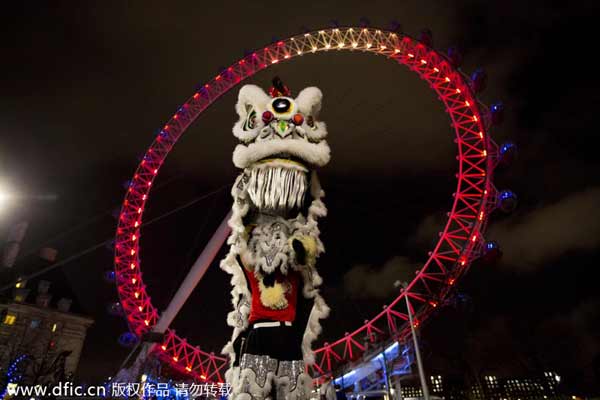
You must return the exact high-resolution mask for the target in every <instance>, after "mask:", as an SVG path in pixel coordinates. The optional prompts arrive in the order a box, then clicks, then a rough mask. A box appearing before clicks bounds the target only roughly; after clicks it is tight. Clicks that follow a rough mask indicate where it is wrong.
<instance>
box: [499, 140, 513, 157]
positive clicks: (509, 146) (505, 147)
mask: <svg viewBox="0 0 600 400" xmlns="http://www.w3.org/2000/svg"><path fill="white" fill-rule="evenodd" d="M516 148H517V145H516V144H514V143H513V142H505V143H502V145H501V146H500V154H502V155H504V154H506V153H510V152H512V151H515V150H516Z"/></svg>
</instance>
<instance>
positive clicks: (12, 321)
mask: <svg viewBox="0 0 600 400" xmlns="http://www.w3.org/2000/svg"><path fill="white" fill-rule="evenodd" d="M16 320H17V316H16V315H12V314H6V316H5V317H4V323H5V324H6V325H14V324H15V321H16Z"/></svg>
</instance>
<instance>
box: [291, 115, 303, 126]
mask: <svg viewBox="0 0 600 400" xmlns="http://www.w3.org/2000/svg"><path fill="white" fill-rule="evenodd" d="M292 122H293V123H294V125H302V124H303V123H304V116H302V114H294V116H293V117H292Z"/></svg>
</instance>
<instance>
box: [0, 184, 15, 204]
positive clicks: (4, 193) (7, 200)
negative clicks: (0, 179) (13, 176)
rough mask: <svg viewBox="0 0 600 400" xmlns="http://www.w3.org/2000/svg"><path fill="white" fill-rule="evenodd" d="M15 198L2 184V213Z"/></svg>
mask: <svg viewBox="0 0 600 400" xmlns="http://www.w3.org/2000/svg"><path fill="white" fill-rule="evenodd" d="M12 197H13V194H12V193H11V192H10V190H8V188H6V187H5V186H4V185H3V184H1V183H0V211H2V210H3V209H4V208H5V207H6V206H7V205H8V204H10V201H11V199H12Z"/></svg>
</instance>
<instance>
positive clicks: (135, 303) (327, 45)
mask: <svg viewBox="0 0 600 400" xmlns="http://www.w3.org/2000/svg"><path fill="white" fill-rule="evenodd" d="M334 50H335V51H360V52H368V53H373V54H377V55H384V56H387V57H388V58H390V59H392V60H394V61H396V62H398V63H399V64H402V65H405V66H407V67H408V68H409V69H410V70H411V71H413V72H416V73H417V75H418V76H419V78H420V79H422V80H424V81H426V82H428V83H429V84H430V86H431V89H432V90H434V92H436V93H437V94H438V97H439V98H440V100H441V101H442V103H443V105H444V108H445V110H446V111H447V112H448V114H449V115H450V118H451V125H452V127H453V130H454V133H455V137H456V139H455V141H456V142H457V149H458V156H457V159H458V165H459V168H458V173H457V181H458V182H457V186H456V192H455V194H454V201H453V204H452V207H451V211H450V212H449V213H448V219H447V221H446V224H445V225H444V229H443V231H442V232H441V233H440V238H439V240H438V241H437V244H436V246H435V247H434V249H433V251H432V252H430V254H429V255H428V259H427V261H426V262H425V263H424V265H423V267H422V268H421V269H419V270H418V271H417V273H416V275H415V278H414V279H413V280H412V281H411V282H410V283H409V284H408V286H407V288H406V290H403V291H402V292H401V293H399V294H398V296H397V297H395V299H394V300H393V301H392V302H391V303H390V304H389V305H386V306H384V308H383V310H382V311H381V312H380V313H378V314H377V315H376V316H375V317H373V318H371V319H370V320H367V321H365V323H364V324H363V325H362V326H360V327H359V328H357V329H355V330H354V331H352V332H350V333H347V334H345V335H344V336H343V337H342V338H340V339H338V340H336V341H334V342H332V343H325V345H324V346H323V347H321V348H319V349H317V350H315V354H316V356H317V362H316V363H315V364H314V365H313V372H314V373H316V374H323V373H327V372H329V371H331V370H332V369H333V366H334V365H336V363H338V364H339V362H340V360H341V362H344V361H345V362H349V361H352V359H353V357H355V356H356V354H358V353H360V350H364V348H361V345H360V343H359V342H358V341H357V340H355V339H354V338H355V337H358V335H361V334H363V333H366V334H367V335H368V337H369V339H371V337H372V335H376V334H377V333H378V331H381V328H380V327H377V323H378V322H381V321H380V320H382V319H387V325H388V327H390V332H389V333H390V335H392V336H395V337H402V336H404V335H406V333H407V332H408V330H409V329H410V327H409V326H407V325H408V324H407V323H403V324H402V329H399V328H397V327H396V320H403V319H405V318H404V317H406V314H404V315H403V314H402V313H401V312H399V311H398V310H396V309H394V307H396V306H398V305H400V306H401V304H402V302H404V296H408V299H409V303H410V301H414V302H420V307H419V311H418V312H417V313H416V315H415V316H416V319H415V321H417V322H416V323H417V324H420V323H422V322H423V321H424V320H425V319H426V317H427V316H428V315H429V314H430V313H431V312H432V310H433V309H434V308H436V307H437V305H438V303H435V302H434V300H431V299H432V298H434V296H429V295H427V296H424V294H423V293H421V292H419V291H417V286H419V285H420V286H423V285H425V286H428V285H433V284H434V282H437V283H436V285H437V284H439V283H440V279H441V280H442V282H441V285H439V286H440V287H439V288H438V290H439V291H438V292H437V293H436V296H437V297H435V298H436V300H435V301H436V302H437V301H438V300H443V299H444V297H445V296H446V294H447V292H448V291H450V290H451V287H453V286H454V285H455V283H456V280H457V279H458V278H460V277H461V276H462V274H464V272H466V270H467V269H468V267H469V265H470V263H471V262H472V261H473V259H475V258H476V257H477V255H478V254H479V253H480V252H481V246H482V244H483V240H484V237H483V234H484V231H485V227H486V224H487V216H488V214H489V212H490V211H491V210H492V209H493V208H494V207H495V204H494V199H495V189H494V187H493V183H492V172H493V169H494V166H495V162H496V161H495V155H496V153H497V146H496V145H495V144H494V142H493V141H492V140H491V138H490V136H489V134H488V132H487V131H488V129H487V126H486V125H487V124H486V123H485V120H486V115H487V110H486V109H485V106H484V105H482V104H481V103H480V102H479V100H478V99H477V97H476V96H475V94H474V93H473V91H472V90H471V87H470V84H469V78H468V77H466V76H465V75H464V74H463V73H462V72H461V71H459V70H458V69H457V68H455V67H454V66H452V64H451V62H450V60H448V59H447V58H446V57H445V56H444V55H443V54H441V53H439V52H437V51H436V50H434V49H432V48H430V47H427V46H425V45H424V44H422V43H421V42H419V41H418V40H416V39H414V38H411V37H409V36H407V35H404V34H401V33H397V32H392V31H386V30H382V29H377V28H368V27H343V28H328V29H322V30H317V31H313V32H309V33H304V34H301V35H296V36H292V37H289V38H287V39H285V40H281V41H277V42H274V43H271V44H269V45H267V46H265V47H263V48H261V49H259V50H256V51H254V52H252V53H250V54H248V55H246V56H245V57H243V58H242V59H240V60H238V61H236V62H235V63H233V64H232V65H231V66H229V67H228V68H226V69H224V70H223V71H222V72H221V73H220V74H219V75H217V76H216V77H214V78H213V79H212V80H210V81H209V82H207V83H206V84H204V85H202V86H200V87H199V88H198V90H197V91H195V93H194V94H193V95H192V96H191V97H190V98H189V99H188V100H187V101H186V102H185V103H184V104H183V105H182V106H181V107H180V108H179V109H178V111H177V112H176V113H175V114H174V115H173V117H172V118H171V119H170V120H169V121H168V122H167V124H165V125H164V127H163V128H162V129H161V130H160V132H159V133H158V135H157V136H156V138H155V140H154V141H153V142H152V144H151V145H150V147H149V148H148V150H147V152H146V154H145V155H144V158H143V159H142V161H141V162H140V164H139V165H138V167H137V169H136V172H135V174H134V176H133V179H132V180H131V183H130V186H129V188H128V190H127V193H126V196H125V199H124V201H123V206H122V208H121V213H120V215H119V223H118V227H117V232H116V239H115V272H116V282H117V287H118V293H119V298H120V300H121V303H122V306H123V310H124V311H125V314H126V316H127V322H128V325H129V327H130V329H131V331H132V332H134V333H135V334H136V335H138V336H141V335H142V334H143V333H144V332H146V331H148V330H150V329H151V328H152V326H153V325H154V324H155V323H156V321H157V319H158V311H157V309H156V308H155V307H154V306H153V305H152V303H151V300H150V296H149V295H148V293H147V292H146V288H145V285H144V283H143V280H142V273H141V267H140V264H141V263H140V254H139V253H140V251H139V250H140V247H139V238H140V228H141V224H142V222H141V221H142V216H143V211H144V206H145V203H146V201H147V199H148V194H149V192H150V189H151V186H152V182H153V180H154V178H155V177H156V176H157V174H158V172H159V170H160V167H161V165H162V163H163V161H164V160H165V159H166V157H167V155H168V154H169V152H170V151H171V149H172V148H173V146H174V145H175V143H176V142H177V140H178V139H179V138H180V137H181V135H182V134H183V133H184V132H185V131H186V130H187V129H188V127H189V126H190V125H191V124H192V123H193V122H194V121H195V119H196V118H197V117H198V116H199V115H200V114H202V113H203V112H204V110H206V108H207V107H209V106H210V105H211V104H213V103H214V102H215V101H216V100H217V99H219V98H220V97H221V96H222V95H223V94H225V93H227V92H228V91H229V90H231V89H233V88H234V87H236V86H238V85H239V84H240V83H241V82H243V81H244V80H246V79H247V78H250V77H252V76H253V75H255V74H256V73H258V72H260V71H262V70H264V69H267V68H268V67H269V66H271V65H274V64H277V63H279V62H285V61H287V60H289V59H292V58H295V57H299V56H302V55H305V54H311V53H320V52H326V51H334ZM465 235H466V236H465ZM449 266H452V268H447V267H449ZM430 267H431V270H430ZM434 267H435V268H437V269H438V270H439V269H442V270H445V271H444V273H443V274H442V275H443V276H442V277H440V272H439V271H437V272H432V271H433V270H434ZM411 308H412V304H411ZM394 328H395V329H394ZM342 348H343V352H342ZM159 349H160V351H159V352H158V356H159V357H160V358H161V359H163V360H165V361H167V362H169V363H170V364H171V365H172V366H173V367H175V368H176V369H178V370H181V371H182V372H186V373H189V374H191V375H192V376H194V377H195V378H199V379H201V380H215V381H222V375H221V370H222V369H223V368H225V367H226V365H227V359H226V358H225V357H220V356H217V355H215V354H214V353H210V352H205V351H203V350H201V349H200V348H199V347H196V346H192V345H190V344H189V343H187V340H185V339H184V338H181V337H179V336H178V335H177V334H176V333H175V331H174V330H172V329H169V330H167V332H166V337H165V342H164V343H163V344H162V345H161V346H160V347H159ZM353 349H354V351H353Z"/></svg>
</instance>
